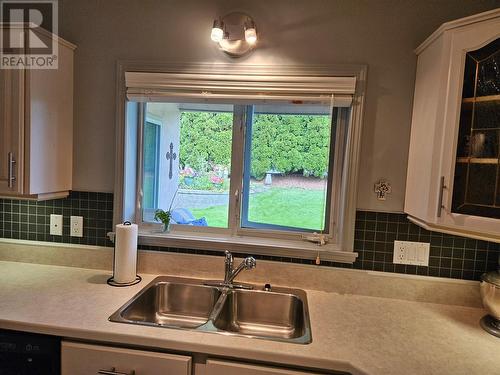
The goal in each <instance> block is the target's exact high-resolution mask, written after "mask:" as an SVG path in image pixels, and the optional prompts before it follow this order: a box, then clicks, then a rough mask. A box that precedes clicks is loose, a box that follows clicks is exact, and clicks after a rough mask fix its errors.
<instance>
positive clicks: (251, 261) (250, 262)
mask: <svg viewBox="0 0 500 375" xmlns="http://www.w3.org/2000/svg"><path fill="white" fill-rule="evenodd" d="M243 263H244V264H245V269H247V270H251V269H252V268H255V267H257V261H256V260H255V258H254V257H247V258H245V260H244V261H243Z"/></svg>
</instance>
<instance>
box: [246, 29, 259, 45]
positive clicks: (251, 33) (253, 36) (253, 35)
mask: <svg viewBox="0 0 500 375" xmlns="http://www.w3.org/2000/svg"><path fill="white" fill-rule="evenodd" d="M245 40H246V41H247V43H248V44H255V43H256V42H257V31H256V30H255V28H254V27H250V28H248V29H245Z"/></svg>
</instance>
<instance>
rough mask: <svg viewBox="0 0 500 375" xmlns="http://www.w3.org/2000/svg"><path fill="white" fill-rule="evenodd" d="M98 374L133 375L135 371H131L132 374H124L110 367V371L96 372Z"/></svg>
mask: <svg viewBox="0 0 500 375" xmlns="http://www.w3.org/2000/svg"><path fill="white" fill-rule="evenodd" d="M97 373H98V374H101V375H135V371H134V370H132V372H131V373H130V374H129V373H126V372H118V371H115V368H114V367H112V368H111V370H99V371H97Z"/></svg>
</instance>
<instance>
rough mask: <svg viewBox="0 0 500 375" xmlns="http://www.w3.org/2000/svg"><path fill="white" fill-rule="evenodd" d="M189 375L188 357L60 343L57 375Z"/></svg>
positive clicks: (189, 360)
mask: <svg viewBox="0 0 500 375" xmlns="http://www.w3.org/2000/svg"><path fill="white" fill-rule="evenodd" d="M113 373H119V374H132V373H134V374H135V375H191V357H188V356H181V355H173V354H166V353H157V352H148V351H143V350H133V349H123V348H115V347H108V346H100V345H89V344H81V343H73V342H67V341H63V343H62V345H61V375H98V374H109V375H111V374H113Z"/></svg>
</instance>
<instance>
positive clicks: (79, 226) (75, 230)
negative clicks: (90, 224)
mask: <svg viewBox="0 0 500 375" xmlns="http://www.w3.org/2000/svg"><path fill="white" fill-rule="evenodd" d="M69 228H70V232H69V233H70V236H71V237H83V216H71V219H70V224H69Z"/></svg>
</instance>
